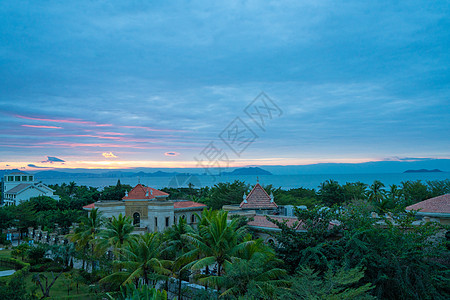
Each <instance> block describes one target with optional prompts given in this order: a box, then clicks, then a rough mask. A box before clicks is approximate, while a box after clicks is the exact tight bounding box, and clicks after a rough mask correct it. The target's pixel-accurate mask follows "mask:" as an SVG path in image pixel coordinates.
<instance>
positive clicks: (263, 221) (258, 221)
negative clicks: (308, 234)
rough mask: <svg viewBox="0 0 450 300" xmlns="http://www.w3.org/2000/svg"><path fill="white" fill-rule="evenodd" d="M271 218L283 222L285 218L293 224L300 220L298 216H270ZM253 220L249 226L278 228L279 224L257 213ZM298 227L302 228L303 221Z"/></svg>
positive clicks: (288, 223) (289, 223) (289, 224)
mask: <svg viewBox="0 0 450 300" xmlns="http://www.w3.org/2000/svg"><path fill="white" fill-rule="evenodd" d="M270 218H272V219H274V220H277V221H279V222H283V220H287V225H288V226H292V225H293V224H294V223H295V222H298V219H297V218H296V217H283V216H270ZM253 219H254V220H253V221H250V222H248V225H249V226H257V227H265V228H278V226H277V225H275V224H274V223H272V222H271V221H269V220H267V218H266V216H262V215H256V216H254V217H253ZM296 229H302V226H301V223H300V222H299V223H298V226H297V228H296Z"/></svg>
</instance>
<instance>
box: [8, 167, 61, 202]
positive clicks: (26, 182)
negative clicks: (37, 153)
mask: <svg viewBox="0 0 450 300" xmlns="http://www.w3.org/2000/svg"><path fill="white" fill-rule="evenodd" d="M2 181H3V182H2V183H3V184H2V186H3V187H2V205H6V206H8V205H17V204H19V203H20V202H23V201H27V200H29V199H30V198H32V197H38V196H47V197H50V198H53V199H55V200H59V196H57V195H54V194H53V193H54V192H55V191H54V190H52V189H51V188H49V187H48V186H46V185H45V184H43V183H42V182H36V181H35V178H34V175H31V174H28V173H25V172H12V173H8V174H5V175H4V176H3V180H2Z"/></svg>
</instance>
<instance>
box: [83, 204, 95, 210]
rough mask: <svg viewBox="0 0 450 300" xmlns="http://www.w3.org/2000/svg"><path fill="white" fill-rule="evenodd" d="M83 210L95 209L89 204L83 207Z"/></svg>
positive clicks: (93, 205)
mask: <svg viewBox="0 0 450 300" xmlns="http://www.w3.org/2000/svg"><path fill="white" fill-rule="evenodd" d="M83 208H84V209H91V208H95V203H91V204H88V205H85V206H83Z"/></svg>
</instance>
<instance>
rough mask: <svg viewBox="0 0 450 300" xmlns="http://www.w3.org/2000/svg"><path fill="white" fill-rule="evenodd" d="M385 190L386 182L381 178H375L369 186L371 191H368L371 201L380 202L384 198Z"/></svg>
mask: <svg viewBox="0 0 450 300" xmlns="http://www.w3.org/2000/svg"><path fill="white" fill-rule="evenodd" d="M385 192H386V191H385V190H384V184H383V183H382V182H381V181H379V180H375V181H374V182H373V183H372V185H371V186H370V187H369V191H368V193H367V195H368V196H369V201H372V202H373V203H380V202H381V201H382V200H383V199H384V195H385Z"/></svg>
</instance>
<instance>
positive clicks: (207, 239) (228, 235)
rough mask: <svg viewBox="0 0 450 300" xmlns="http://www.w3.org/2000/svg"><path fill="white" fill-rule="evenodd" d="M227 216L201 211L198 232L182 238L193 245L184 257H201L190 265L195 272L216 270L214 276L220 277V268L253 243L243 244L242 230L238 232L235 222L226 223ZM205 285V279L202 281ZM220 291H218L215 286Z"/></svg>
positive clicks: (222, 212)
mask: <svg viewBox="0 0 450 300" xmlns="http://www.w3.org/2000/svg"><path fill="white" fill-rule="evenodd" d="M227 218H228V212H226V211H208V210H204V211H203V213H202V216H201V219H200V223H199V225H198V230H196V231H194V230H193V231H191V232H189V233H188V234H186V235H184V236H185V237H186V238H187V240H188V241H189V242H190V243H192V245H193V246H194V249H193V250H192V251H190V252H188V253H186V254H185V256H187V257H200V258H199V259H197V260H195V261H194V262H192V263H191V264H190V267H191V269H192V270H194V271H199V270H201V269H203V268H205V267H207V266H210V265H215V266H216V267H217V276H221V275H222V272H223V268H224V267H227V266H229V265H230V264H231V262H232V259H233V258H234V257H238V253H239V251H241V250H242V249H243V248H244V247H245V246H246V245H248V244H250V243H253V241H244V237H245V235H246V230H245V227H241V228H237V225H236V224H237V223H236V222H237V219H233V220H231V221H229V222H228V221H227ZM202 280H203V281H206V282H207V281H208V277H206V278H204V279H202ZM217 289H218V290H220V287H219V286H217Z"/></svg>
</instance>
